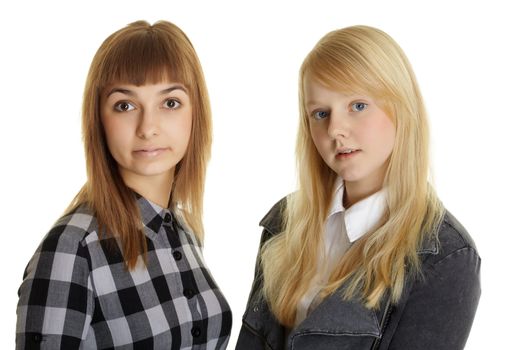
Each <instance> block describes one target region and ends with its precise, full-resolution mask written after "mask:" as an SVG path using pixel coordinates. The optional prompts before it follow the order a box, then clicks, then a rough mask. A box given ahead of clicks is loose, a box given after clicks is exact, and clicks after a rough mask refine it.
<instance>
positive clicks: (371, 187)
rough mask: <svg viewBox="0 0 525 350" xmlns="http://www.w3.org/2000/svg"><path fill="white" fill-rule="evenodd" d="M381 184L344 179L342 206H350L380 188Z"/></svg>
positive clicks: (346, 207)
mask: <svg viewBox="0 0 525 350" xmlns="http://www.w3.org/2000/svg"><path fill="white" fill-rule="evenodd" d="M381 188H382V184H375V183H370V184H363V183H362V182H361V183H354V182H350V181H345V194H344V196H343V206H344V207H345V209H348V208H350V207H351V206H352V205H354V204H355V203H357V202H359V201H361V200H363V199H365V198H366V197H369V196H371V195H373V194H374V193H376V192H377V191H379V190H381Z"/></svg>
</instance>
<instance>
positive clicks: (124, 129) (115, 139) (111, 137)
mask: <svg viewBox="0 0 525 350" xmlns="http://www.w3.org/2000/svg"><path fill="white" fill-rule="evenodd" d="M102 127H103V128H104V135H105V136H106V142H107V144H108V147H109V149H110V152H111V153H112V154H113V156H114V152H118V151H119V149H120V148H122V147H124V146H125V145H126V144H128V143H129V142H128V140H129V138H130V130H129V127H128V126H127V125H126V124H125V123H119V122H118V120H117V119H113V120H104V119H103V120H102ZM132 133H133V132H131V134H132Z"/></svg>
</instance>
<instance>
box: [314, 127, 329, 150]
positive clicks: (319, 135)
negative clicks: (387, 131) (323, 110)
mask: <svg viewBox="0 0 525 350" xmlns="http://www.w3.org/2000/svg"><path fill="white" fill-rule="evenodd" d="M310 136H311V137H312V140H313V142H314V144H315V147H316V148H317V151H318V152H319V153H322V152H323V149H324V147H326V146H325V145H326V143H327V140H328V135H327V134H326V131H325V130H324V129H323V128H322V127H321V126H320V125H317V126H315V127H312V126H310Z"/></svg>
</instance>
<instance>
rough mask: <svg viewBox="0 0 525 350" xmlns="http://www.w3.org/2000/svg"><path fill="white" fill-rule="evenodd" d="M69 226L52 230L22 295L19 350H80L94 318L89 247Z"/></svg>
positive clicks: (29, 271) (31, 266)
mask: <svg viewBox="0 0 525 350" xmlns="http://www.w3.org/2000/svg"><path fill="white" fill-rule="evenodd" d="M67 227H68V226H59V227H55V228H53V229H52V230H51V232H50V233H49V234H48V235H47V236H46V238H45V239H44V241H43V242H42V243H41V245H40V246H39V248H38V249H37V251H36V253H35V254H34V255H33V257H32V258H31V260H30V261H29V263H28V265H27V267H26V270H25V272H24V278H23V282H22V285H21V286H20V289H19V290H18V295H19V301H18V306H17V310H16V312H17V324H16V349H76V348H79V347H80V343H81V340H82V339H83V338H84V339H85V337H86V334H87V332H88V329H89V325H90V323H91V318H92V314H93V304H94V302H93V291H92V286H91V282H90V281H91V280H90V268H89V259H88V257H89V255H88V251H87V247H85V246H84V245H82V244H81V242H80V241H79V239H78V238H76V236H75V235H69V234H67V232H64V231H66V230H67Z"/></svg>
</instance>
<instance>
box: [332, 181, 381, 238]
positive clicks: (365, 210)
mask: <svg viewBox="0 0 525 350" xmlns="http://www.w3.org/2000/svg"><path fill="white" fill-rule="evenodd" d="M344 192H345V186H344V182H343V179H342V178H340V177H339V178H338V179H337V181H336V183H335V186H334V195H333V197H332V205H331V208H330V210H329V214H328V217H330V216H332V215H334V214H336V213H340V212H344V222H345V227H346V233H347V235H348V239H349V240H350V242H354V241H356V240H358V239H359V238H361V237H362V236H363V235H364V234H365V233H367V232H368V231H369V230H370V229H372V228H373V227H374V226H375V225H377V223H378V222H379V220H380V219H381V216H382V215H383V213H384V211H385V208H386V195H387V193H386V190H385V189H381V190H379V191H377V192H376V193H374V194H372V195H370V196H368V197H366V198H364V199H362V200H360V201H359V202H357V203H355V204H354V205H352V206H351V207H350V208H348V209H345V208H344V207H343V196H344Z"/></svg>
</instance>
